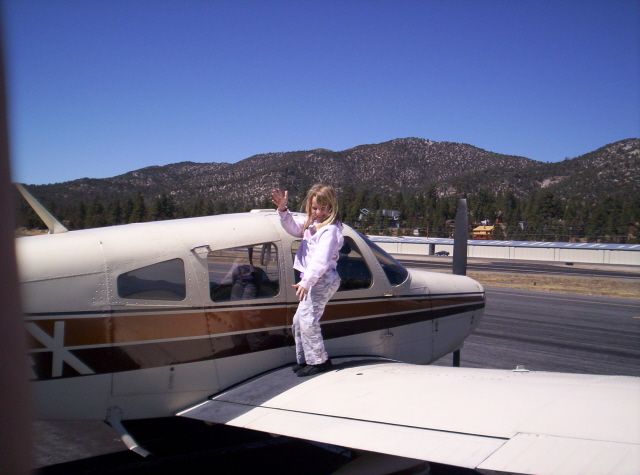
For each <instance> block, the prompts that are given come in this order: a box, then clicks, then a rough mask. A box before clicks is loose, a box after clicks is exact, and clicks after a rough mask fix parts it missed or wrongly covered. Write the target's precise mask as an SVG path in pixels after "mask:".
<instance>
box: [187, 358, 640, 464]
mask: <svg viewBox="0 0 640 475" xmlns="http://www.w3.org/2000/svg"><path fill="white" fill-rule="evenodd" d="M638 400H640V378H634V377H627V376H592V375H578V374H561V373H537V372H524V373H522V372H513V371H505V370H483V369H469V368H448V367H439V366H419V365H411V364H405V363H391V362H380V361H359V362H353V361H351V362H344V363H341V364H339V365H337V366H336V369H335V370H333V371H331V372H327V373H324V374H321V375H319V376H317V377H314V378H304V379H302V378H297V377H296V376H295V375H294V374H293V373H292V372H291V370H290V369H289V368H283V369H280V370H277V371H274V372H271V373H268V374H266V375H263V376H261V377H258V378H255V379H253V380H251V381H249V382H247V383H245V384H242V385H240V386H237V387H235V388H233V389H231V390H229V391H226V392H224V393H222V394H219V395H218V396H216V397H213V398H212V399H210V400H208V401H205V402H204V403H202V404H199V405H197V406H194V407H192V408H189V409H186V410H185V411H182V412H180V413H179V414H178V415H180V416H184V417H190V418H194V419H201V420H205V421H209V422H215V423H222V424H228V425H232V426H236V427H243V428H248V429H253V430H258V431H264V432H271V433H276V434H281V435H286V436H290V437H297V438H302V439H307V440H314V441H318V442H324V443H330V444H334V445H341V446H345V447H351V448H354V449H361V450H367V451H373V452H380V453H385V454H390V455H397V456H401V457H408V458H414V459H421V460H428V461H432V462H438V463H445V464H449V465H457V466H462V467H468V468H477V469H480V470H487V471H508V472H515V473H554V474H558V473H567V474H569V473H596V472H597V473H607V472H611V473H617V474H620V473H634V474H635V473H640V406H639V405H638V403H637V401H638Z"/></svg>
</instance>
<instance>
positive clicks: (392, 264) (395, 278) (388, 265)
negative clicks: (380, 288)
mask: <svg viewBox="0 0 640 475" xmlns="http://www.w3.org/2000/svg"><path fill="white" fill-rule="evenodd" d="M358 234H360V237H361V238H362V239H364V241H365V242H366V243H367V245H368V246H369V247H370V248H371V250H372V251H373V255H374V256H376V259H377V260H378V262H379V263H380V265H381V266H382V270H384V273H385V274H386V275H387V279H389V282H391V285H400V284H402V283H403V282H404V281H405V280H406V279H407V276H408V275H409V271H408V270H407V269H405V268H404V266H403V265H402V264H400V263H399V262H398V261H396V260H395V259H394V258H393V257H391V256H390V255H389V254H387V252H386V251H385V250H383V249H382V248H381V247H380V246H378V245H377V244H376V243H374V242H371V241H370V240H369V238H367V237H366V236H365V235H364V234H362V233H358Z"/></svg>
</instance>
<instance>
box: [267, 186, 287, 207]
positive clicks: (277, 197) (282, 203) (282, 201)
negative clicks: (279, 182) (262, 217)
mask: <svg viewBox="0 0 640 475" xmlns="http://www.w3.org/2000/svg"><path fill="white" fill-rule="evenodd" d="M271 201H272V202H273V204H274V205H276V206H277V207H278V210H280V211H284V210H286V209H287V203H288V202H289V192H288V191H287V190H280V189H277V190H271Z"/></svg>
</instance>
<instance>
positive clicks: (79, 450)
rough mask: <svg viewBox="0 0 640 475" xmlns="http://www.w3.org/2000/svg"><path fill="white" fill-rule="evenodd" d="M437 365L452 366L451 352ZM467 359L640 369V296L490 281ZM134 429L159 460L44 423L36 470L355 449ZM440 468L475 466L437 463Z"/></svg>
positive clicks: (226, 468)
mask: <svg viewBox="0 0 640 475" xmlns="http://www.w3.org/2000/svg"><path fill="white" fill-rule="evenodd" d="M435 364H440V365H450V364H451V357H450V356H447V357H444V358H441V359H440V360H438V361H437V362H436V363H435ZM461 365H462V366H464V367H482V368H499V369H513V368H515V367H516V366H517V365H524V366H525V367H526V368H527V369H529V370H537V371H556V372H570V373H594V374H618V375H631V376H640V302H638V301H636V300H630V299H617V298H604V297H585V296H577V295H567V294H551V293H543V292H529V291H520V290H505V289H491V288H489V289H487V306H486V309H485V315H484V318H483V320H482V322H481V324H480V326H479V328H478V329H477V331H476V332H475V333H474V334H473V335H471V336H470V337H469V338H468V339H467V340H466V342H465V345H464V348H463V349H462V358H461ZM127 426H128V428H129V429H130V430H132V432H133V433H134V434H135V435H136V437H137V438H138V439H139V440H138V442H139V443H140V444H141V445H143V446H146V447H147V448H148V449H150V450H151V451H152V452H154V453H155V454H156V455H155V456H154V457H152V458H150V459H147V460H143V459H141V458H140V457H139V456H138V455H136V454H133V453H131V452H128V451H123V450H122V448H123V446H122V444H121V443H120V442H119V441H118V440H117V437H116V435H115V433H114V432H113V431H112V430H111V429H110V428H109V427H107V426H106V425H104V424H102V423H96V422H89V423H87V422H73V423H71V422H66V423H65V422H61V423H53V422H44V421H38V422H35V423H34V432H35V459H36V460H35V462H34V467H35V468H39V470H38V471H37V473H39V474H42V475H52V474H65V475H66V474H116V473H117V474H129V473H131V474H134V473H135V474H146V473H154V474H155V473H182V474H185V475H186V474H195V473H212V472H216V473H248V472H251V471H260V472H261V473H264V472H265V471H266V472H267V473H268V472H271V471H273V472H275V473H282V474H286V473H307V474H313V473H318V474H321V473H331V472H332V471H333V470H335V469H336V468H337V467H338V466H340V465H341V464H343V463H344V462H345V460H347V458H348V456H349V453H338V452H331V451H327V450H326V448H320V447H317V446H314V445H312V444H308V443H304V442H301V441H297V440H292V439H287V438H274V437H271V436H265V435H263V434H256V433H251V432H250V433H247V432H245V431H241V430H238V429H233V428H227V427H215V426H214V427H210V426H206V425H205V424H203V423H200V422H198V421H187V420H179V421H178V420H175V419H163V420H155V421H136V422H129V423H127ZM70 460H73V461H71V462H69V461H70ZM310 460H312V461H313V462H312V463H309V461H310ZM301 467H304V470H302V469H301ZM431 473H433V474H435V475H438V474H441V475H445V474H446V475H460V474H465V475H466V474H470V473H475V472H473V471H469V470H464V469H458V468H452V467H446V466H439V465H437V464H433V465H432V467H431Z"/></svg>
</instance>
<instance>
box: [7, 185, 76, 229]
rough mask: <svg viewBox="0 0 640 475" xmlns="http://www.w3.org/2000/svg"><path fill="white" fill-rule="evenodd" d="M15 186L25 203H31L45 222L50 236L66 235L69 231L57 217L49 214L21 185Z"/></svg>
mask: <svg viewBox="0 0 640 475" xmlns="http://www.w3.org/2000/svg"><path fill="white" fill-rule="evenodd" d="M15 185H16V188H17V189H18V191H19V192H20V194H21V195H22V197H23V198H24V199H25V201H26V202H27V203H29V206H31V208H33V211H35V212H36V214H37V215H38V216H39V217H40V219H41V220H42V221H43V222H44V224H46V225H47V228H49V233H50V234H57V233H66V232H67V231H69V230H68V229H67V228H65V227H64V225H63V224H62V223H61V222H60V221H58V220H57V219H56V218H55V216H53V215H52V214H51V213H49V210H48V209H47V208H45V207H44V206H43V205H42V204H41V203H40V202H39V201H38V200H37V199H36V198H34V196H33V195H32V194H31V193H29V192H28V191H27V189H26V188H25V187H24V186H22V185H21V184H20V183H16V184H15Z"/></svg>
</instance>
